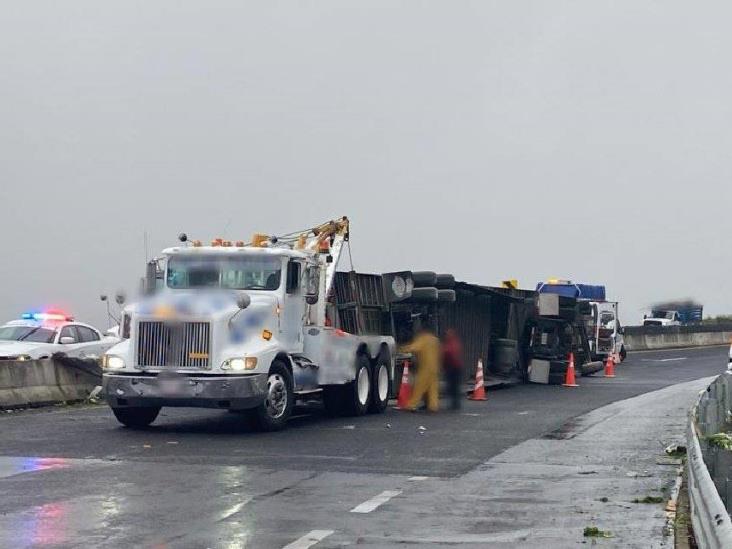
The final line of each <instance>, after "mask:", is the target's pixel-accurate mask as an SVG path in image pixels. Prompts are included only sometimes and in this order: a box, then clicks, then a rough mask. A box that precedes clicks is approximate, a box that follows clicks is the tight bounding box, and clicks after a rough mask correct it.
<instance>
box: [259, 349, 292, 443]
mask: <svg viewBox="0 0 732 549" xmlns="http://www.w3.org/2000/svg"><path fill="white" fill-rule="evenodd" d="M293 387H294V383H293V381H292V375H291V374H290V371H289V370H288V369H287V367H286V366H285V365H284V363H282V361H280V360H275V361H274V362H272V366H271V367H270V369H269V375H268V377H267V396H266V397H265V400H264V402H263V403H262V404H260V405H259V406H257V407H256V408H255V409H254V410H253V413H252V415H253V418H254V423H255V424H256V426H257V428H258V429H259V430H260V431H280V430H281V429H284V428H285V426H286V425H287V420H288V419H289V417H290V415H291V414H292V409H293V408H294V407H295V393H294V391H293Z"/></svg>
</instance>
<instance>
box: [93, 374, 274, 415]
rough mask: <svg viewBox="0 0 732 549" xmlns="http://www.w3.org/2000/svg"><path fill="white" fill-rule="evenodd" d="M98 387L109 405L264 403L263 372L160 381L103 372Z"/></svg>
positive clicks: (237, 405) (233, 405)
mask: <svg viewBox="0 0 732 549" xmlns="http://www.w3.org/2000/svg"><path fill="white" fill-rule="evenodd" d="M164 377H165V376H164ZM102 388H103V393H104V395H105V396H106V399H107V403H108V404H109V405H110V406H111V407H113V408H125V407H133V406H134V407H157V406H180V407H194V408H223V409H229V410H245V409H248V408H256V407H257V406H259V405H260V404H261V403H262V402H264V398H265V396H266V394H267V374H249V375H236V376H234V375H231V376H225V375H209V376H200V375H199V376H197V375H186V374H180V375H177V376H175V377H174V378H171V377H165V380H164V381H163V378H160V379H158V376H157V375H154V374H129V375H126V374H111V373H105V374H104V375H103V376H102Z"/></svg>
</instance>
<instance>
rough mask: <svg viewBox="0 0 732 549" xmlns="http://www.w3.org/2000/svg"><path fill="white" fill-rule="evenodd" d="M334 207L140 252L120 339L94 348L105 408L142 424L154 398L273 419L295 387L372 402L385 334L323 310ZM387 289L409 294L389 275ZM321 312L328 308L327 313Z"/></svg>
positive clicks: (390, 355) (344, 409)
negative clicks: (267, 230)
mask: <svg viewBox="0 0 732 549" xmlns="http://www.w3.org/2000/svg"><path fill="white" fill-rule="evenodd" d="M348 238H349V223H348V219H347V218H345V217H343V218H341V219H338V220H335V221H329V222H327V223H323V224H322V225H319V226H317V227H314V228H312V229H309V230H305V231H300V232H295V233H290V234H288V235H284V236H281V237H274V236H268V235H262V234H256V235H254V238H253V239H252V242H251V243H249V244H245V243H244V242H242V241H237V242H231V241H227V240H223V239H216V240H214V241H213V242H211V245H210V246H204V245H202V244H201V242H200V241H193V242H189V241H188V238H187V236H186V235H185V234H182V235H181V236H180V237H179V239H180V241H181V244H180V245H179V246H175V247H172V248H168V249H166V250H164V251H163V252H162V255H161V256H160V257H159V258H157V259H156V260H154V261H152V262H150V263H149V264H148V269H147V275H146V280H145V284H144V288H145V290H146V294H147V295H146V296H145V297H144V298H143V299H142V300H141V301H140V302H139V303H136V304H132V305H128V306H127V307H125V309H124V311H123V318H122V321H121V323H120V325H121V330H120V336H121V337H122V338H123V340H122V341H121V342H120V343H119V344H117V345H115V346H114V347H113V348H111V349H109V351H108V352H107V353H106V354H105V355H104V359H103V372H104V373H103V388H104V393H105V395H106V398H107V402H108V404H109V405H110V407H111V408H112V411H113V412H114V415H115V416H116V418H117V419H118V420H119V421H120V422H121V423H123V424H124V425H126V426H129V427H145V426H147V425H149V424H151V423H152V422H153V421H154V420H155V419H156V417H157V416H158V413H159V412H160V409H161V408H162V407H164V406H186V407H203V408H219V409H226V410H230V411H244V412H247V413H248V414H250V415H251V416H252V417H253V419H254V420H255V422H256V424H257V425H258V426H259V427H260V428H261V429H263V430H277V429H282V428H283V427H285V425H286V422H287V419H288V417H289V416H290V415H291V413H292V409H293V407H294V405H295V402H296V400H297V399H312V398H313V397H320V398H322V399H323V401H324V403H325V406H326V408H328V409H329V410H330V411H333V412H336V413H348V414H352V415H360V414H364V413H367V412H373V413H381V412H383V411H384V409H385V408H386V406H387V402H388V398H389V392H390V387H391V384H392V380H393V375H394V356H395V342H394V338H393V337H391V336H388V335H379V334H375V335H365V334H354V333H348V332H346V331H344V330H342V329H340V328H339V327H338V326H337V324H336V325H334V322H337V316H338V315H334V311H335V310H337V309H338V307H339V306H341V305H343V306H347V305H348V304H345V303H339V302H338V299H337V296H335V293H334V292H333V290H334V280H335V278H336V267H337V265H338V258H339V256H340V254H341V251H342V249H343V246H344V244H345V243H347V242H348ZM391 288H392V289H393V290H392V298H393V299H394V300H398V299H401V298H408V297H410V295H411V289H412V288H411V287H410V286H409V284H408V283H407V281H405V280H404V279H403V278H400V277H398V276H395V277H393V280H392V284H391ZM329 315H330V316H329Z"/></svg>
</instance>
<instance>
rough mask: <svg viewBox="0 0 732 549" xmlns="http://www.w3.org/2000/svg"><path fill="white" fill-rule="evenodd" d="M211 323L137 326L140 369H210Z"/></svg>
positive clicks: (143, 324)
mask: <svg viewBox="0 0 732 549" xmlns="http://www.w3.org/2000/svg"><path fill="white" fill-rule="evenodd" d="M210 341H211V327H210V324H209V323H208V322H160V321H141V322H139V323H138V325H137V365H138V366H141V367H175V368H203V369H207V368H210V362H209V351H210Z"/></svg>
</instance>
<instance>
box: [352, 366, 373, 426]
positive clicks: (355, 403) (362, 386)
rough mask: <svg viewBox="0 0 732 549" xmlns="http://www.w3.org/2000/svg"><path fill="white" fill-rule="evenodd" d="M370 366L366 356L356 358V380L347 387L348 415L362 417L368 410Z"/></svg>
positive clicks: (370, 385) (370, 386)
mask: <svg viewBox="0 0 732 549" xmlns="http://www.w3.org/2000/svg"><path fill="white" fill-rule="evenodd" d="M370 366H371V364H370V361H369V359H368V357H367V356H365V355H358V358H356V379H354V380H353V381H352V382H351V383H349V384H348V385H347V394H348V400H347V404H348V414H349V415H352V416H362V415H364V414H365V413H366V412H367V411H368V409H369V402H370V401H371V388H372V384H371V368H370Z"/></svg>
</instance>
